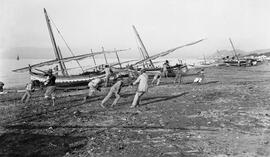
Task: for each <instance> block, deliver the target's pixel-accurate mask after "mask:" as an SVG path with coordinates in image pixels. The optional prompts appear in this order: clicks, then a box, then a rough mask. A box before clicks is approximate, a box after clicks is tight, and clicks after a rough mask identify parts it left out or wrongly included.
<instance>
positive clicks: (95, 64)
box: [91, 49, 97, 66]
mask: <svg viewBox="0 0 270 157" xmlns="http://www.w3.org/2000/svg"><path fill="white" fill-rule="evenodd" d="M91 54H92V55H93V56H92V58H93V61H94V64H95V66H96V65H97V63H96V60H95V56H94V53H93V50H92V49H91Z"/></svg>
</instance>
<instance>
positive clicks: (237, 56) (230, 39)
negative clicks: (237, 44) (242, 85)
mask: <svg viewBox="0 0 270 157" xmlns="http://www.w3.org/2000/svg"><path fill="white" fill-rule="evenodd" d="M229 40H230V43H231V45H232V48H233V52H234V55H235V57H236V58H237V60H239V58H238V56H237V54H236V51H235V48H234V46H233V42H232V40H231V38H229Z"/></svg>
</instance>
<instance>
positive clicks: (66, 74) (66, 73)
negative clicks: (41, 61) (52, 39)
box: [57, 46, 68, 76]
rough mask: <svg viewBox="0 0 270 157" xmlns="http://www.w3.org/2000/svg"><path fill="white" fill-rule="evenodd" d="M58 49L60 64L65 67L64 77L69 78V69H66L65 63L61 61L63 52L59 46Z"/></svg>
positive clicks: (63, 70)
mask: <svg viewBox="0 0 270 157" xmlns="http://www.w3.org/2000/svg"><path fill="white" fill-rule="evenodd" d="M57 48H58V52H59V57H60V61H59V64H60V65H62V67H63V69H62V68H61V71H62V74H63V75H64V76H68V72H67V67H66V65H65V63H64V62H63V61H61V60H62V59H63V56H62V53H61V50H60V48H59V46H58V47H57Z"/></svg>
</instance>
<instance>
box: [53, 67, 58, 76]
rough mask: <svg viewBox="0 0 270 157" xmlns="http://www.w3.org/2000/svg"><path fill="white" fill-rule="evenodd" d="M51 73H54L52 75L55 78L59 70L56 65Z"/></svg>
mask: <svg viewBox="0 0 270 157" xmlns="http://www.w3.org/2000/svg"><path fill="white" fill-rule="evenodd" d="M53 71H54V72H53V73H54V75H55V76H58V71H59V69H58V65H56V66H55V67H54V68H53Z"/></svg>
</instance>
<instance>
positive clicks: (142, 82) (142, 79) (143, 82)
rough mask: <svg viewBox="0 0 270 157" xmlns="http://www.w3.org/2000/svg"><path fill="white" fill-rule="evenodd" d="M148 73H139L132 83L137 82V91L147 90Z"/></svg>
mask: <svg viewBox="0 0 270 157" xmlns="http://www.w3.org/2000/svg"><path fill="white" fill-rule="evenodd" d="M147 81H148V75H147V74H146V73H143V74H141V75H140V76H139V77H138V78H137V80H136V81H135V82H133V85H135V84H137V83H139V86H138V90H137V91H138V92H147V90H148V83H147Z"/></svg>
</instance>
